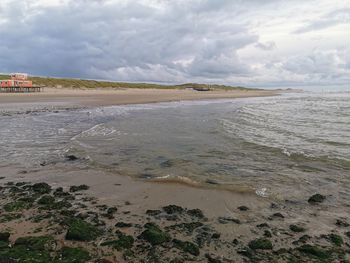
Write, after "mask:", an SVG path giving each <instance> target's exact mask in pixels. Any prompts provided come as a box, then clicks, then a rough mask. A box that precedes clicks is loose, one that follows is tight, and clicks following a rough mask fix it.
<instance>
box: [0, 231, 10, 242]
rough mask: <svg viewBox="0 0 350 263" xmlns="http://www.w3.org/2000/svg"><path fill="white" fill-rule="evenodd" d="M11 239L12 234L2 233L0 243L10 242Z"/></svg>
mask: <svg viewBox="0 0 350 263" xmlns="http://www.w3.org/2000/svg"><path fill="white" fill-rule="evenodd" d="M9 238H10V233H9V232H1V233H0V241H5V242H8V241H9Z"/></svg>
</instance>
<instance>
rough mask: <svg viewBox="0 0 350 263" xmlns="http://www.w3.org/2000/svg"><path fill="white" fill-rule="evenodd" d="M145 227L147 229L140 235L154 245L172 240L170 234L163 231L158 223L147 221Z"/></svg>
mask: <svg viewBox="0 0 350 263" xmlns="http://www.w3.org/2000/svg"><path fill="white" fill-rule="evenodd" d="M144 227H145V228H146V230H144V231H143V232H142V233H141V235H140V236H139V237H140V238H141V239H144V240H146V241H148V242H149V243H151V244H152V245H153V246H155V245H159V244H162V243H164V242H168V241H170V235H169V234H168V233H166V232H164V231H162V230H161V229H160V228H159V227H158V226H157V225H156V224H154V223H147V224H145V226H144Z"/></svg>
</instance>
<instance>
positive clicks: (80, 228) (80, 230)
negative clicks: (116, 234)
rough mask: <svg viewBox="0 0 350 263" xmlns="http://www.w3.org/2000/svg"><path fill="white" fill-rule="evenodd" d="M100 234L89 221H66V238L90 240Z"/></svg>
mask: <svg viewBox="0 0 350 263" xmlns="http://www.w3.org/2000/svg"><path fill="white" fill-rule="evenodd" d="M100 235H101V231H100V230H99V229H98V228H97V227H95V226H93V225H91V224H90V223H88V222H86V221H84V220H81V219H72V220H70V221H69V222H68V230H67V234H66V239H67V240H77V241H92V240H95V239H96V238H97V237H98V236H100Z"/></svg>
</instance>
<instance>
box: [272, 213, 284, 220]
mask: <svg viewBox="0 0 350 263" xmlns="http://www.w3.org/2000/svg"><path fill="white" fill-rule="evenodd" d="M272 217H274V218H282V219H283V218H284V215H282V214H281V213H274V214H273V215H272Z"/></svg>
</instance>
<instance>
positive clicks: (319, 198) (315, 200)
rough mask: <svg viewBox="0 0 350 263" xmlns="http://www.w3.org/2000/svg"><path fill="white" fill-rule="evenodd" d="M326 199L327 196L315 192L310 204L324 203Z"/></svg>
mask: <svg viewBox="0 0 350 263" xmlns="http://www.w3.org/2000/svg"><path fill="white" fill-rule="evenodd" d="M325 199H326V197H325V196H324V195H321V194H314V195H313V196H311V197H310V198H309V200H308V202H309V203H310V204H316V203H322V202H323V201H324V200H325Z"/></svg>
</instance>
